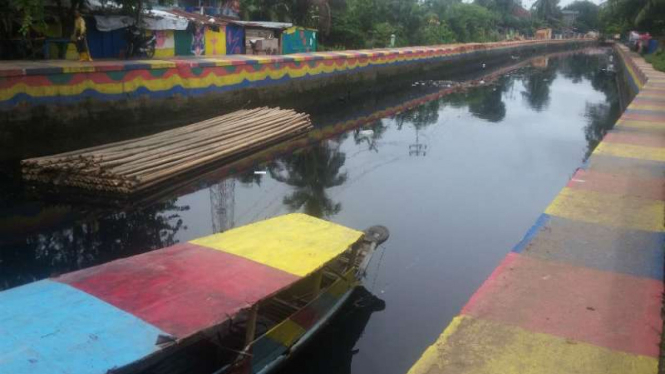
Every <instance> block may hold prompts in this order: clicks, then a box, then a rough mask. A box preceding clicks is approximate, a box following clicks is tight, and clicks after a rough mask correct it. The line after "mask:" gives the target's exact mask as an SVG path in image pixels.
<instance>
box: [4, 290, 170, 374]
mask: <svg viewBox="0 0 665 374" xmlns="http://www.w3.org/2000/svg"><path fill="white" fill-rule="evenodd" d="M159 334H165V333H164V332H163V331H161V330H159V329H158V328H156V327H154V326H152V325H150V324H148V323H146V322H144V321H142V320H140V319H138V318H136V317H134V316H133V315H131V314H128V313H126V312H124V311H122V310H120V309H118V308H116V307H114V306H112V305H110V304H107V303H105V302H103V301H101V300H99V299H97V298H95V297H94V296H91V295H89V294H87V293H85V292H83V291H79V290H77V289H75V288H73V287H71V286H69V285H66V284H62V283H58V282H54V281H51V280H43V281H39V282H35V283H32V284H28V285H25V286H22V287H18V288H14V289H10V290H7V291H4V292H1V293H0V374H42V373H43V374H93V373H94V374H105V373H106V372H107V371H108V370H109V369H112V368H114V367H122V366H125V365H127V364H130V363H132V362H135V361H137V360H139V359H141V358H143V357H145V356H147V355H149V354H151V353H154V352H156V351H158V350H159V348H158V347H157V346H156V345H155V342H156V339H157V336H158V335H159Z"/></svg>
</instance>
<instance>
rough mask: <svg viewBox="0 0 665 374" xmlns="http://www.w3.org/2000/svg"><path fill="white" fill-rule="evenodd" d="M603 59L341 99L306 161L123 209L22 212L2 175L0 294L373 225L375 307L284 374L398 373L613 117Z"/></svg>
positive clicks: (283, 162)
mask: <svg viewBox="0 0 665 374" xmlns="http://www.w3.org/2000/svg"><path fill="white" fill-rule="evenodd" d="M610 55H611V52H610V51H609V50H603V49H589V50H584V51H578V52H575V53H569V54H559V55H552V56H549V57H541V58H536V59H533V60H530V61H528V62H526V63H525V62H523V61H520V63H521V65H519V66H518V67H516V68H515V69H512V70H509V71H508V72H506V73H505V74H503V75H501V76H500V77H499V78H497V79H494V80H490V79H488V80H487V81H485V80H483V81H482V82H476V83H477V85H478V87H475V88H471V89H469V90H466V91H464V92H455V93H449V94H437V93H441V92H443V91H445V90H446V88H447V87H448V86H449V85H451V83H450V82H446V81H433V80H427V81H418V80H414V81H413V82H411V83H410V84H408V85H405V86H404V87H402V92H404V93H408V95H404V97H408V100H407V99H404V101H403V102H397V103H395V102H394V100H390V99H389V98H384V97H382V96H381V93H380V92H378V93H376V94H375V95H373V96H371V97H370V96H368V97H367V98H366V99H363V100H365V101H362V102H354V103H353V105H344V102H343V100H344V99H343V98H342V99H340V100H341V101H340V105H338V106H339V107H340V108H342V109H340V110H341V111H342V113H338V115H336V116H335V119H334V120H333V119H331V118H328V117H329V116H327V115H319V116H316V115H315V116H313V118H315V125H316V126H318V127H319V131H321V132H326V131H327V130H330V131H328V133H329V134H332V135H330V136H329V137H328V138H326V139H324V140H322V141H320V142H318V143H315V144H312V145H311V147H308V148H305V149H300V150H297V151H293V152H287V153H286V154H281V155H279V156H275V157H271V158H269V160H263V161H261V160H259V162H256V163H253V164H251V165H250V166H249V167H247V168H246V169H245V170H242V171H240V172H239V173H236V174H234V175H231V176H228V177H224V178H221V177H220V178H218V179H215V177H214V176H213V177H211V178H207V179H206V180H203V181H200V182H197V183H196V184H195V185H194V186H189V187H188V188H185V189H180V190H178V192H176V193H174V194H171V195H168V196H166V197H165V198H160V199H159V200H157V201H156V202H155V201H149V202H146V203H144V204H140V205H136V206H132V207H116V208H113V207H108V206H107V207H104V208H100V207H96V206H90V205H85V206H82V205H72V204H69V203H63V202H57V201H55V202H49V203H44V202H39V201H37V200H33V199H30V198H29V197H27V194H26V191H25V188H24V186H22V184H21V183H20V181H19V180H18V179H19V178H18V177H17V176H16V172H15V171H16V163H13V164H12V163H9V165H8V166H7V165H5V166H4V167H5V168H6V170H9V172H5V173H3V174H2V179H1V180H0V192H2V197H0V212H1V213H0V217H1V218H0V289H6V288H11V287H15V286H18V285H21V284H25V283H28V282H32V281H35V280H38V279H42V278H45V277H48V276H51V275H57V274H60V273H64V272H68V271H72V270H76V269H80V268H84V267H89V266H92V265H96V264H99V263H104V262H107V261H110V260H113V259H116V258H120V257H126V256H129V255H133V254H137V253H141V252H145V251H149V250H153V249H157V248H160V247H164V246H167V245H171V244H173V243H176V242H184V241H187V240H191V239H194V238H197V237H201V236H205V235H210V234H212V233H213V232H214V231H218V230H222V229H227V228H230V227H233V226H239V225H244V224H247V223H251V222H254V221H256V220H260V219H264V218H268V217H272V216H275V215H280V214H284V213H288V212H293V211H301V212H305V213H308V214H312V215H315V216H319V217H324V218H326V219H329V220H332V221H334V222H338V223H341V224H343V225H347V226H350V227H354V228H358V229H364V228H366V227H368V226H371V225H374V224H382V225H385V226H387V227H388V228H389V229H390V232H391V237H390V239H389V240H388V242H386V243H385V244H384V245H382V246H381V248H380V250H379V252H378V253H377V254H376V256H375V258H374V259H373V261H372V263H371V264H370V271H369V273H368V275H367V278H366V279H365V288H366V289H367V290H368V291H369V292H370V293H372V294H374V295H375V296H376V297H377V298H378V299H380V300H374V301H373V302H371V303H370V302H367V303H363V302H359V305H360V307H358V308H350V309H348V310H346V311H345V312H344V313H343V314H342V316H343V317H341V318H337V320H336V321H335V322H334V323H333V324H332V325H331V326H329V327H328V328H327V329H326V330H325V331H324V332H323V335H322V336H321V337H320V338H319V340H317V341H316V343H315V344H313V345H312V346H311V347H310V348H309V349H308V350H307V351H306V352H304V353H303V354H301V355H300V356H299V357H298V358H297V359H296V360H295V361H294V362H293V363H292V364H290V365H289V366H288V367H286V368H284V369H283V373H299V374H301V373H302V374H304V373H358V374H361V373H382V374H403V373H405V372H406V371H407V370H408V368H409V367H410V366H411V365H412V364H413V363H414V362H415V361H416V359H417V358H418V357H419V355H420V354H421V353H422V351H423V350H424V349H425V348H426V347H427V346H428V345H430V344H431V343H432V342H433V341H434V340H435V339H436V337H437V336H438V335H439V334H440V332H441V331H442V330H443V329H444V328H445V326H446V325H447V324H448V323H449V322H450V320H451V319H452V318H453V317H454V316H455V315H456V314H458V312H459V311H460V309H461V307H462V306H463V305H464V304H465V302H466V301H467V300H468V298H469V297H470V296H471V295H472V293H473V292H474V290H475V289H477V288H478V287H479V286H480V285H481V283H482V282H483V281H484V279H485V278H486V277H487V276H488V275H489V274H490V273H491V271H492V270H493V269H494V267H495V266H496V265H497V264H498V263H499V262H500V260H501V259H502V258H503V257H504V256H505V255H506V253H508V251H509V250H510V249H511V248H512V247H513V246H514V245H515V244H516V243H517V242H518V241H519V240H520V239H521V238H522V235H523V234H524V233H525V232H526V231H527V230H528V229H529V227H530V226H531V225H532V223H533V222H534V221H535V220H536V219H537V217H538V216H539V215H540V214H541V213H542V212H543V210H544V209H545V208H546V207H547V205H548V204H549V202H550V201H551V200H552V199H553V198H554V196H555V195H556V194H557V192H558V191H559V190H560V189H561V188H562V187H563V186H565V184H566V182H567V181H568V179H569V178H570V176H571V175H572V174H573V172H574V171H575V169H576V168H577V167H579V166H580V165H581V164H582V163H583V162H584V161H585V160H586V158H587V157H588V156H589V154H590V152H591V151H592V150H593V148H594V147H595V146H596V144H597V143H598V142H599V141H600V139H601V138H602V136H603V134H604V133H605V132H606V131H607V130H608V129H609V128H611V126H612V125H613V124H614V122H615V120H616V119H617V118H618V116H619V113H620V111H621V108H620V101H621V100H620V98H619V90H618V86H617V82H616V81H617V79H616V75H615V73H613V72H611V71H608V70H607V67H608V65H609V64H610ZM446 79H449V78H446ZM453 85H454V83H453ZM445 92H447V91H445ZM344 107H348V108H350V109H348V110H346V112H344V109H343V108H344ZM358 107H362V110H360V111H359V110H358V109H357V108H358ZM339 118H342V119H343V120H339ZM349 121H351V122H349ZM354 121H355V122H354ZM317 122H319V123H317ZM325 122H330V123H331V124H330V125H328V126H329V127H330V128H329V129H327V128H325V125H323V124H322V123H325ZM335 122H339V123H338V125H334V124H332V123H335ZM345 123H346V125H345ZM348 123H364V124H363V126H362V127H360V128H353V127H352V126H351V127H349V125H348ZM339 129H342V130H339ZM6 170H5V171H6ZM213 175H214V174H213ZM365 296H367V295H365ZM360 300H361V301H362V300H368V298H367V297H365V298H364V299H360ZM370 304H371V305H370Z"/></svg>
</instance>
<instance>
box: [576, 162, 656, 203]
mask: <svg viewBox="0 0 665 374" xmlns="http://www.w3.org/2000/svg"><path fill="white" fill-rule="evenodd" d="M568 187H570V188H575V189H578V190H587V191H596V192H603V193H612V194H617V195H622V196H635V197H642V198H645V199H653V200H665V178H650V179H641V178H639V179H638V178H633V177H630V176H626V175H620V174H607V173H600V172H594V171H590V170H582V169H580V170H578V171H577V172H576V173H575V175H573V178H572V179H571V180H570V182H568Z"/></svg>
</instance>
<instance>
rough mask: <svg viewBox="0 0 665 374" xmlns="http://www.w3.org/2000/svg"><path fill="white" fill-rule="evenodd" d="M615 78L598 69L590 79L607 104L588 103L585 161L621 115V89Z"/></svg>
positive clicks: (585, 129)
mask: <svg viewBox="0 0 665 374" xmlns="http://www.w3.org/2000/svg"><path fill="white" fill-rule="evenodd" d="M613 77H614V73H606V72H603V71H601V70H600V69H597V70H596V71H595V72H594V74H593V75H592V76H591V78H590V79H591V85H592V86H593V88H594V89H596V90H597V91H600V92H602V93H603V94H605V103H599V104H590V103H587V106H586V113H585V117H586V119H587V126H586V127H585V128H584V135H585V137H586V140H587V151H586V154H585V155H584V159H585V160H586V159H587V158H588V157H589V156H590V155H591V152H593V150H594V149H595V148H596V146H597V145H598V143H600V141H601V140H602V139H603V137H604V136H605V134H606V133H607V131H609V130H610V129H611V128H612V127H613V126H614V123H615V122H616V121H617V119H618V118H619V116H620V115H621V107H620V105H621V103H620V101H619V88H618V86H617V84H616V80H615V79H612V78H613Z"/></svg>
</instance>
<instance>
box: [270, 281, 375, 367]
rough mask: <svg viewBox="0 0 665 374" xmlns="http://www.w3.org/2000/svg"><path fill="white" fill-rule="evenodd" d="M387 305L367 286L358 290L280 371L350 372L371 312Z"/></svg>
mask: <svg viewBox="0 0 665 374" xmlns="http://www.w3.org/2000/svg"><path fill="white" fill-rule="evenodd" d="M385 308H386V303H385V301H383V300H381V299H379V298H378V297H376V296H374V295H372V294H371V293H370V292H369V291H367V290H366V289H365V288H364V287H361V288H358V289H356V291H355V292H354V293H353V295H352V296H351V297H350V298H349V300H348V301H347V303H346V304H345V305H344V306H343V307H342V309H340V311H339V313H338V314H337V315H336V316H335V317H333V319H332V321H330V324H328V325H327V326H325V327H324V328H323V329H322V330H321V331H319V333H318V334H317V335H316V336H315V337H314V341H312V343H313V344H309V345H307V346H306V347H305V348H304V350H303V351H302V352H301V354H299V355H296V356H295V357H294V359H293V360H291V361H289V362H288V363H287V364H286V365H285V366H284V367H283V368H282V369H280V370H279V371H278V373H279V374H291V373H298V374H314V373H316V374H349V373H351V372H352V366H351V365H352V363H353V358H354V356H355V355H356V354H358V353H359V350H358V349H357V348H356V344H357V343H358V340H359V339H360V337H361V336H362V335H363V332H364V331H365V327H367V323H368V322H369V320H370V318H371V317H372V314H373V313H375V312H379V311H382V310H384V309H385Z"/></svg>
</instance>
